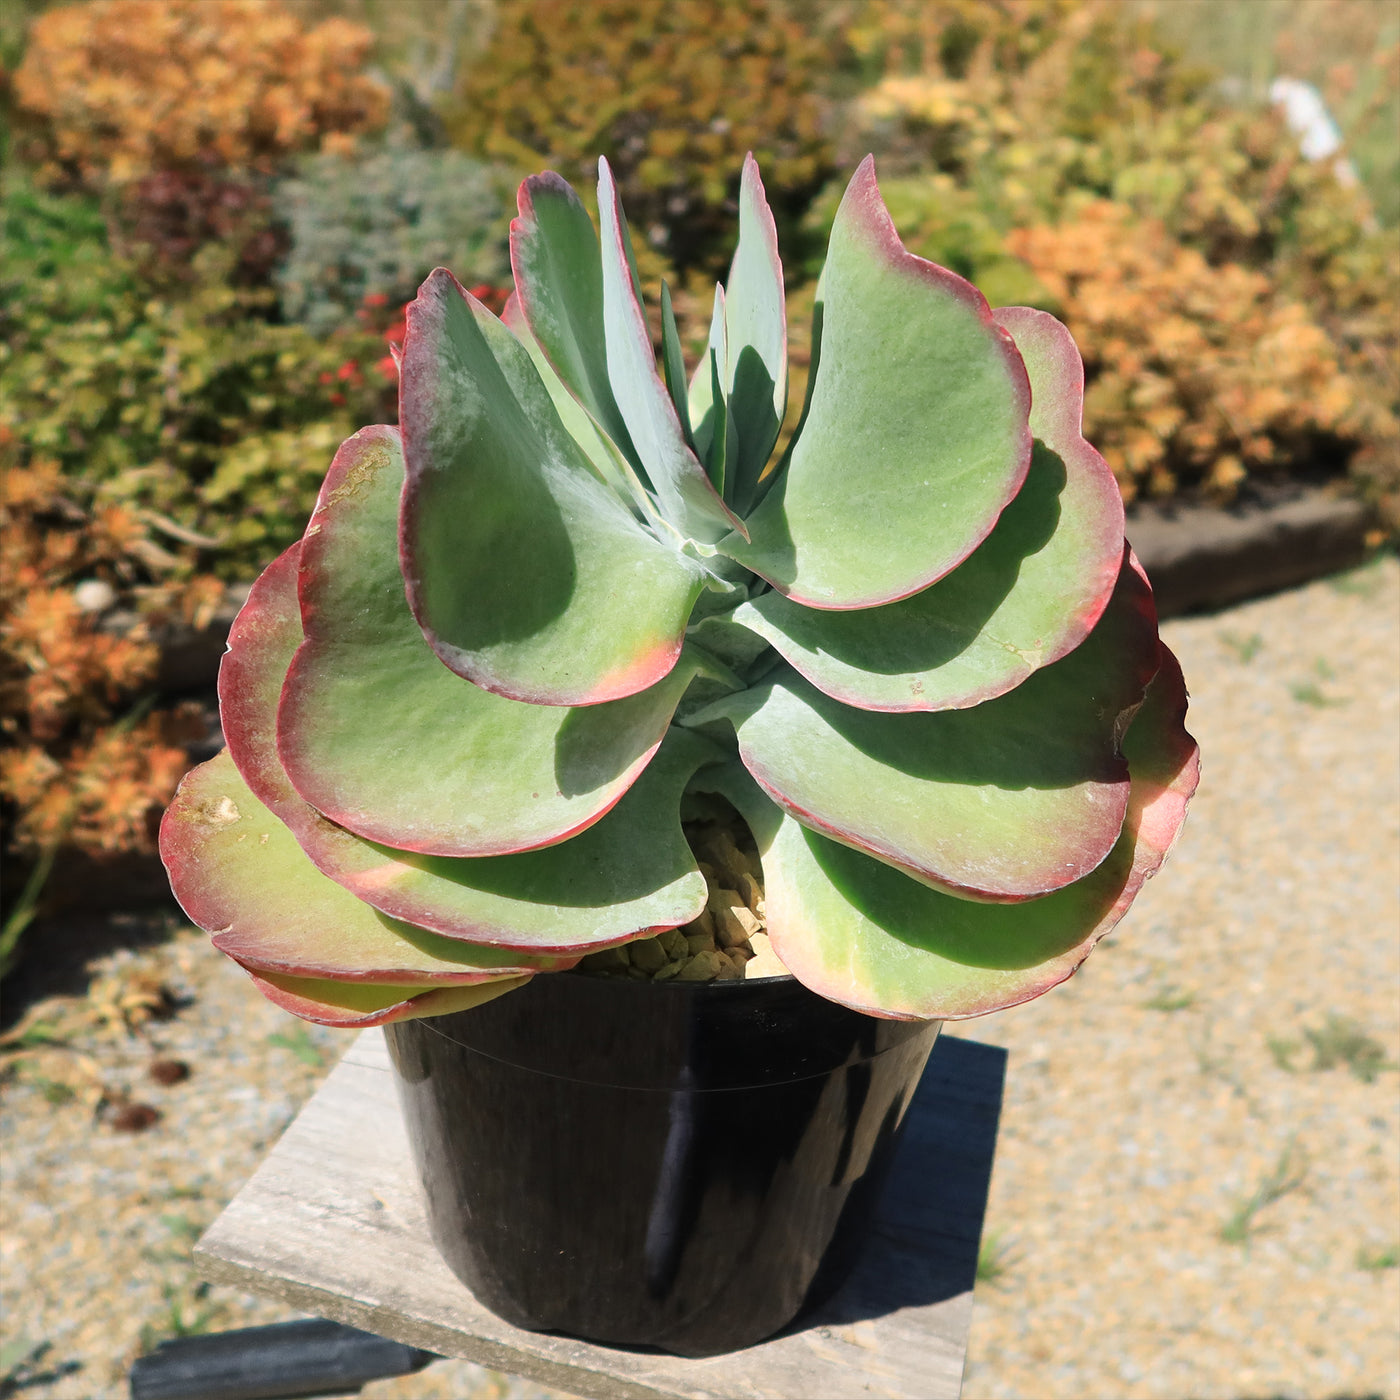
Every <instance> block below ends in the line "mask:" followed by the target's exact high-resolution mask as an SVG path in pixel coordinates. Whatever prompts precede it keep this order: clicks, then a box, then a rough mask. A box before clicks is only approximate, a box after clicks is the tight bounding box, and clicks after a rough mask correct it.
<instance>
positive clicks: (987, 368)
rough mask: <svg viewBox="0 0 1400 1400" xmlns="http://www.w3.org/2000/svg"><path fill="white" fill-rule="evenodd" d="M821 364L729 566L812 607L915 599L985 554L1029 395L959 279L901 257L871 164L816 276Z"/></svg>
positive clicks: (1022, 450)
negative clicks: (793, 434) (782, 460)
mask: <svg viewBox="0 0 1400 1400" xmlns="http://www.w3.org/2000/svg"><path fill="white" fill-rule="evenodd" d="M822 281H823V291H822V297H823V301H822V328H821V359H820V362H819V363H818V365H817V367H816V371H815V380H814V383H813V385H812V391H811V401H810V404H809V406H808V412H807V421H806V423H805V425H804V426H803V429H802V432H801V434H800V435H799V436H798V437H797V439H796V441H795V442H794V444H793V447H792V451H791V454H790V456H789V459H788V462H787V465H786V468H785V470H783V472H782V473H781V475H780V476H779V477H778V479H777V480H776V481H775V482H774V483H773V485H772V487H771V489H770V490H769V491H768V494H767V495H766V496H764V498H763V500H762V502H761V503H760V504H759V506H758V507H757V508H756V509H755V510H754V512H753V514H752V515H751V516H749V518H748V520H747V525H748V531H749V540H748V542H745V541H744V540H743V539H741V538H738V537H737V536H729V537H727V538H726V539H725V540H724V541H722V543H721V547H722V548H723V550H724V551H725V553H727V554H729V555H730V556H731V557H732V558H734V559H737V560H738V561H739V562H740V563H741V564H743V565H745V566H746V567H747V568H750V569H752V570H753V571H754V572H755V573H757V574H760V575H762V577H764V578H765V579H767V580H768V581H769V582H770V583H771V584H772V585H773V586H774V587H775V588H776V589H778V590H779V592H782V593H786V594H787V595H788V596H789V597H792V598H795V599H796V600H797V601H798V602H801V603H806V604H808V605H809V606H811V607H819V608H865V607H873V606H875V605H877V604H880V603H890V602H893V601H895V599H897V598H903V597H906V596H907V595H909V594H910V593H916V592H918V591H919V590H920V589H921V588H926V587H927V586H928V585H929V584H930V583H933V582H934V581H935V580H936V579H940V578H942V577H943V575H944V574H946V573H949V572H950V571H951V570H952V569H954V568H955V567H956V566H957V565H958V564H960V563H962V561H963V560H964V559H966V558H967V556H968V555H969V554H971V553H972V551H973V550H974V549H975V548H976V547H977V546H978V545H979V544H981V542H982V541H983V540H984V539H986V537H987V536H988V535H989V534H990V533H991V530H992V527H993V526H994V525H995V524H996V521H997V517H998V516H999V515H1000V514H1001V512H1002V510H1003V508H1004V507H1005V506H1006V504H1007V503H1008V502H1009V501H1010V500H1011V499H1012V497H1013V496H1015V494H1016V492H1017V491H1018V490H1019V489H1020V487H1021V483H1022V481H1023V480H1024V479H1025V475H1026V471H1027V469H1028V467H1029V465H1030V457H1031V434H1030V429H1029V425H1028V414H1029V411H1030V387H1029V383H1028V381H1027V378H1026V371H1025V368H1024V366H1023V365H1022V363H1021V357H1020V356H1019V355H1018V354H1017V353H1016V347H1015V346H1014V344H1013V343H1012V341H1011V337H1010V336H1009V335H1008V334H1007V333H1006V332H1005V331H1004V330H1002V329H1001V327H1000V326H998V325H997V324H996V323H995V322H994V321H993V320H992V317H991V312H990V310H989V309H988V306H987V303H986V300H985V299H984V298H983V297H982V295H981V293H980V292H978V291H977V289H976V288H975V287H973V286H972V285H971V284H970V283H968V282H965V281H963V279H962V278H961V277H958V276H956V275H955V274H953V273H951V272H948V271H946V270H945V269H943V268H940V267H936V266H935V265H934V264H932V263H929V262H925V261H924V260H923V259H922V258H919V257H916V256H915V255H914V254H912V253H910V252H908V251H906V250H905V248H904V246H903V245H902V244H901V243H900V241H899V236H898V235H897V234H896V233H895V230H894V225H893V224H892V223H891V222H890V216H889V213H888V211H887V210H886V209H885V206H884V202H883V201H882V200H881V198H880V191H879V187H878V186H877V185H876V183H875V166H874V162H873V160H870V159H867V160H866V161H865V162H863V163H862V165H861V167H860V169H859V170H857V171H856V174H855V177H854V178H853V179H852V181H851V183H850V186H849V187H848V189H847V190H846V194H845V197H844V199H843V200H842V201H841V206H840V208H839V209H838V211H837V215H836V221H835V223H834V225H833V226H832V230H831V244H830V248H829V251H828V253H827V261H826V267H825V270H824V272H823V274H822Z"/></svg>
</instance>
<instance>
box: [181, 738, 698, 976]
mask: <svg viewBox="0 0 1400 1400" xmlns="http://www.w3.org/2000/svg"><path fill="white" fill-rule="evenodd" d="M293 796H294V794H293ZM350 839H352V840H353V839H354V838H350ZM161 854H162V856H164V858H165V861H166V865H167V868H168V869H169V871H170V878H171V885H172V887H173V888H174V890H175V896H176V898H177V899H178V900H179V901H180V906H181V908H182V909H184V911H185V912H186V913H187V914H188V915H189V916H190V918H191V919H192V920H194V922H195V923H196V924H198V925H199V926H200V927H201V928H204V929H208V930H209V931H210V934H211V935H212V938H213V942H214V945H215V947H217V948H219V949H220V950H221V951H223V952H225V953H227V954H228V955H229V956H230V957H232V958H235V959H237V961H238V962H240V963H242V964H243V965H244V966H245V967H252V968H256V969H258V970H259V971H262V972H278V973H287V974H289V975H292V976H299V977H327V978H334V979H336V980H343V981H349V982H368V983H386V982H387V983H394V984H395V985H400V986H421V985H423V984H434V983H445V982H454V983H455V982H481V981H483V980H485V979H488V978H498V977H515V976H523V975H527V974H529V973H532V972H552V971H557V970H559V969H561V968H564V967H571V966H572V965H573V963H574V962H576V961H577V956H574V957H567V956H566V957H563V958H559V957H549V956H544V957H528V956H524V955H522V954H521V953H520V952H518V951H515V950H504V949H501V948H488V947H478V946H475V945H473V944H471V943H467V942H464V941H463V940H461V939H458V938H444V937H441V936H440V935H438V934H435V933H432V932H430V931H429V930H427V929H423V928H419V927H416V926H414V925H413V924H410V923H406V922H404V921H402V920H400V919H391V918H389V917H388V916H386V915H385V914H383V913H381V912H380V911H379V910H377V909H373V908H371V907H370V906H369V905H368V904H366V903H364V902H363V901H362V900H360V899H358V898H356V896H355V895H354V894H352V893H351V892H350V891H349V890H347V889H344V888H343V887H342V886H341V885H339V884H337V883H336V882H335V881H334V880H331V879H328V878H327V877H326V876H325V875H323V874H322V873H321V872H320V871H319V870H318V869H317V868H316V866H315V865H314V864H313V863H312V861H311V859H310V858H309V857H308V856H307V854H306V852H305V851H303V850H302V848H301V846H300V845H299V844H298V842H297V839H296V837H295V836H294V835H293V834H292V832H291V830H290V829H289V828H288V827H287V825H286V824H285V823H284V822H283V821H282V820H280V817H279V814H277V813H274V811H273V810H272V809H271V808H269V807H268V806H267V805H266V804H265V803H263V802H261V801H260V800H259V799H258V798H257V797H256V796H255V795H254V792H253V789H252V787H251V786H250V785H249V784H248V782H247V781H246V780H245V779H244V777H243V775H242V774H241V773H239V771H238V769H237V768H236V767H235V766H234V762H233V759H232V757H231V756H230V755H229V754H228V753H221V754H218V755H216V756H215V757H214V758H211V759H210V760H209V761H208V762H207V763H202V764H200V765H199V767H198V768H195V769H193V770H191V771H190V772H189V773H187V774H186V775H185V778H184V781H183V782H182V783H181V784H180V788H179V791H178V792H177V793H176V795H175V799H174V801H172V803H171V804H170V806H169V808H168V809H167V811H166V815H165V819H164V821H163V822H162V825H161ZM697 878H698V877H697ZM702 898H703V896H702Z"/></svg>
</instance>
